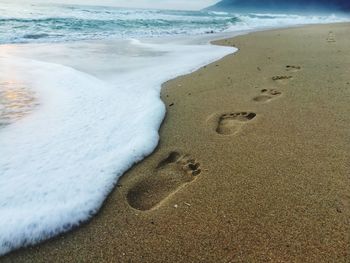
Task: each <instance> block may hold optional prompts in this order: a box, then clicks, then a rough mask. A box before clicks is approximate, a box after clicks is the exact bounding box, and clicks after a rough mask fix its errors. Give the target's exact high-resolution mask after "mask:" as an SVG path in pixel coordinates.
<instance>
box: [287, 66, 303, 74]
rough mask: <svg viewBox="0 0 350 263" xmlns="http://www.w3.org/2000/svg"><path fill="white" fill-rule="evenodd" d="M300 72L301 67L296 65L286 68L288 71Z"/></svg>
mask: <svg viewBox="0 0 350 263" xmlns="http://www.w3.org/2000/svg"><path fill="white" fill-rule="evenodd" d="M300 70H301V67H300V66H294V65H287V66H286V71H290V72H297V71H300Z"/></svg>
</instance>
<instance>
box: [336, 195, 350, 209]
mask: <svg viewBox="0 0 350 263" xmlns="http://www.w3.org/2000/svg"><path fill="white" fill-rule="evenodd" d="M335 208H336V210H337V212H338V213H349V212H350V196H348V195H344V196H342V197H341V198H339V199H338V200H337V201H336V207H335Z"/></svg>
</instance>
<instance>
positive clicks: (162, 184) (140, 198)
mask: <svg viewBox="0 0 350 263" xmlns="http://www.w3.org/2000/svg"><path fill="white" fill-rule="evenodd" d="M200 173H201V169H200V164H199V163H198V162H197V161H196V160H195V159H193V158H191V157H190V155H188V154H180V153H179V152H176V151H173V152H171V153H169V155H168V156H167V157H166V158H165V159H163V160H162V161H160V162H159V164H158V165H157V167H156V168H155V171H154V174H152V175H150V176H148V177H147V178H145V179H143V180H141V181H140V182H138V183H136V184H135V185H134V186H133V187H132V188H131V189H130V190H129V191H128V193H127V196H126V198H127V201H128V203H129V205H130V206H131V207H133V208H135V209H137V210H141V211H147V210H151V209H152V208H155V207H156V206H157V205H159V204H160V203H161V202H162V201H163V200H165V199H166V198H168V197H169V196H170V195H171V194H173V193H175V192H177V191H178V190H179V189H180V188H181V186H183V185H185V184H188V183H190V182H192V181H193V180H195V179H196V177H197V176H198V175H199V174H200Z"/></svg>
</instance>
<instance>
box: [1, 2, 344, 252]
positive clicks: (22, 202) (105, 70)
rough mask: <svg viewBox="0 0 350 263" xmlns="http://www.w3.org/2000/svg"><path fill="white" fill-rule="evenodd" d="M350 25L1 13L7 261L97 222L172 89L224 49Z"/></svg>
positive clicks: (146, 143)
mask: <svg viewBox="0 0 350 263" xmlns="http://www.w3.org/2000/svg"><path fill="white" fill-rule="evenodd" d="M341 21H348V18H347V17H342V16H338V15H334V14H331V15H329V16H324V15H323V16H300V15H290V14H234V13H225V12H210V11H169V10H138V9H121V8H112V7H103V6H77V5H21V6H20V7H19V6H16V5H14V4H1V5H0V32H1V34H0V156H1V158H0V215H1V216H0V255H2V254H5V253H8V252H10V251H12V250H14V249H16V248H19V247H23V246H27V245H31V244H35V243H37V242H40V241H42V240H45V239H48V238H50V237H53V236H55V235H58V234H60V233H62V232H66V231H69V230H70V229H72V228H74V227H76V226H78V225H79V224H81V223H82V222H85V221H87V220H89V219H90V218H91V217H92V216H93V215H95V214H96V213H97V212H98V210H99V208H100V207H101V205H102V203H103V201H104V200H105V198H106V196H107V195H108V194H109V193H110V192H111V191H112V189H113V188H114V186H115V184H116V182H117V180H118V178H119V177H120V176H121V175H122V174H123V173H124V172H125V171H127V170H128V169H129V168H130V167H131V166H132V165H133V164H135V163H137V162H139V161H141V160H142V159H144V158H145V157H146V156H147V155H149V154H151V153H152V151H153V150H154V149H155V147H156V146H157V144H158V140H159V135H158V130H159V127H160V125H161V122H162V120H163V118H164V116H165V106H164V104H163V102H162V101H161V99H160V89H161V84H162V83H163V82H165V81H167V80H169V79H171V78H175V77H177V76H180V75H183V74H188V73H190V72H192V71H194V70H196V69H198V68H200V67H202V66H204V65H206V64H208V63H210V62H213V61H215V60H218V59H220V58H222V57H224V56H226V55H228V54H232V53H234V52H236V51H237V49H236V48H234V47H219V46H212V45H210V44H209V42H210V41H211V40H213V39H218V38H223V37H229V36H235V35H238V34H243V33H247V32H251V31H257V30H263V29H268V28H276V27H289V26H295V25H302V24H312V23H332V22H341Z"/></svg>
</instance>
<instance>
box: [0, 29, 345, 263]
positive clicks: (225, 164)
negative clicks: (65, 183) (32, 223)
mask: <svg viewBox="0 0 350 263" xmlns="http://www.w3.org/2000/svg"><path fill="white" fill-rule="evenodd" d="M348 27H349V24H348V23H346V24H344V23H341V24H328V25H312V26H304V27H298V28H288V29H274V30H269V31H263V32H256V33H249V34H248V35H243V36H238V37H235V38H233V39H226V40H220V41H215V44H223V45H235V46H237V47H238V48H239V51H238V52H237V53H234V54H232V55H228V56H227V57H225V58H223V59H221V60H219V61H217V62H214V63H212V64H209V65H208V66H205V67H203V68H201V69H199V70H198V71H196V72H194V73H192V74H189V75H185V76H181V77H178V78H175V79H173V80H170V81H167V82H166V83H164V84H163V88H162V93H161V94H162V95H161V97H162V100H163V102H164V103H165V104H166V105H167V115H166V118H165V119H164V121H163V124H162V127H161V129H160V134H161V140H160V142H159V144H158V146H157V148H156V150H155V152H154V153H153V154H152V155H151V156H149V157H147V158H146V159H145V160H143V161H142V162H141V163H139V164H137V165H136V166H135V167H133V168H132V169H131V170H130V171H128V172H127V173H126V174H125V175H124V176H123V177H122V178H121V179H120V181H119V183H118V186H117V187H116V189H115V190H114V191H113V193H112V194H111V195H110V197H108V200H107V201H106V202H105V205H104V206H103V208H102V209H101V211H100V212H99V213H98V214H97V215H96V216H95V218H93V219H92V220H91V222H90V223H87V224H86V225H84V226H81V227H79V228H78V229H76V230H74V231H73V232H71V233H66V234H64V235H62V236H60V237H58V238H55V239H53V240H51V241H47V242H44V243H43V244H41V245H38V246H35V247H33V248H28V249H21V250H19V251H16V252H13V253H11V254H9V255H8V256H5V257H4V262H7V260H8V262H11V261H12V260H15V261H16V262H31V261H32V262H44V261H47V260H48V259H51V260H55V261H59V260H61V261H65V262H69V261H72V260H77V259H79V256H81V257H82V258H80V259H81V260H83V261H84V262H90V261H93V260H95V261H97V260H99V259H101V260H103V261H109V260H112V259H113V260H117V261H118V259H119V261H120V262H125V261H126V262H128V260H130V261H131V262H140V261H141V262H142V261H144V262H150V261H152V262H171V260H176V261H181V260H185V259H187V260H188V262H198V261H204V262H221V261H220V260H221V259H223V261H222V262H230V260H232V261H233V262H235V261H250V262H255V261H257V262H261V261H262V260H270V261H272V262H276V261H279V260H280V261H281V260H282V261H304V262H305V261H307V262H314V261H316V260H319V261H318V262H327V260H326V259H334V258H336V259H339V260H338V262H343V261H346V260H348V259H349V255H348V254H347V253H346V251H347V250H349V246H350V245H349V235H348V234H346V233H349V231H348V230H349V228H348V226H346V218H347V217H348V215H349V207H348V199H347V197H346V196H347V192H349V191H348V190H349V186H347V185H346V182H347V178H346V174H345V173H346V170H347V168H348V165H347V164H346V156H348V155H349V151H348V149H349V144H348V143H349V141H348V139H347V138H346V133H348V132H349V124H348V123H349V122H346V120H349V117H347V116H346V111H347V110H348V109H349V107H348V106H347V105H346V101H345V97H346V96H344V93H345V94H346V95H348V92H349V91H348V89H349V87H348V86H346V85H349V84H346V83H348V82H347V81H350V80H349V79H347V76H346V68H345V70H344V66H346V65H347V61H346V60H345V59H346V58H347V57H346V56H348V55H349V48H347V45H346V44H347V43H349V39H347V38H346V37H345V36H346V34H345V33H346V32H349V29H348ZM330 31H332V36H331V35H330ZM344 32H345V33H344ZM300 37H303V38H302V39H301V38H300ZM327 39H328V40H327ZM316 40H317V41H316ZM333 40H334V41H336V42H333ZM307 41H308V42H307ZM322 41H323V42H322ZM305 42H306V43H307V44H308V45H306V43H305ZM256 43H259V46H258V47H256ZM270 44H272V45H270ZM312 49H313V50H312ZM315 50H316V51H317V52H316V51H315ZM327 50H328V51H329V52H328V53H326V54H324V52H327ZM339 50H340V52H338V51H339ZM320 51H322V52H320ZM318 52H320V53H318ZM338 53H343V54H341V55H343V56H340V55H339V54H338ZM321 54H323V55H321ZM310 56H311V57H310ZM334 56H336V59H335V58H334ZM313 60H317V63H316V64H314V63H313ZM327 64H329V66H328V65H327ZM325 65H327V67H326V66H325ZM341 65H343V67H341ZM287 66H289V67H287ZM331 73H333V74H335V75H337V76H338V77H337V78H333V77H332V75H331ZM310 75H313V77H312V78H311V77H310ZM289 77H291V78H289ZM324 83H328V84H327V85H329V86H336V87H337V89H336V90H329V89H327V88H325V87H322V86H323V85H324ZM305 84H306V85H305ZM318 85H320V86H321V87H318ZM304 86H309V87H310V86H311V87H313V88H314V89H317V88H320V92H319V94H317V93H316V92H315V90H314V89H311V90H310V89H306V88H304ZM256 87H257V88H256ZM263 90H266V91H264V92H263ZM316 91H317V90H316ZM224 114H225V115H224ZM320 115H321V116H324V118H321V119H319V118H318V116H320ZM333 115H334V116H333ZM326 117H327V118H326ZM332 117H333V118H332ZM286 119H287V120H288V121H286ZM315 119H316V120H317V121H315ZM339 119H340V120H341V121H340V124H339V122H337V121H339ZM305 124H308V125H306V126H307V127H304V125H305ZM335 128H336V129H335ZM334 129H335V130H334ZM315 133H316V134H315ZM318 133H319V134H318ZM329 134H330V135H331V136H329ZM328 136H329V137H330V138H329V141H330V143H331V144H330V145H331V146H332V147H326V146H325V145H323V142H324V138H328ZM187 155H189V156H187ZM329 156H331V157H329ZM329 158H331V159H332V163H327V160H329ZM322 161H323V162H322ZM324 162H326V163H324ZM326 171H327V172H329V171H333V173H334V174H332V176H331V178H327V174H326V173H325V172H326ZM149 174H151V175H154V177H156V180H154V179H150V178H152V177H150V176H149ZM310 174H311V175H310ZM169 175H170V177H171V179H169ZM320 185H321V186H322V185H323V186H325V187H321V186H320ZM149 189H157V191H156V193H155V191H150V190H149ZM174 189H175V190H174ZM130 193H131V194H130ZM288 193H289V194H290V196H289V195H288ZM340 193H341V194H340ZM349 193H350V192H349ZM128 196H129V197H128ZM135 196H136V197H137V198H135ZM242 200H245V201H244V202H242ZM321 201H322V202H321ZM130 205H131V206H133V207H136V208H138V209H141V210H143V211H139V210H137V209H133V208H131V207H130ZM150 208H152V209H150ZM338 211H341V212H338ZM317 219H318V220H320V222H318V221H317ZM178 222H182V224H181V225H179V224H178ZM332 224H333V225H332ZM321 225H322V227H323V228H325V229H321V228H319V227H320V226H321ZM120 237H122V238H120ZM119 238H120V239H119ZM86 239H88V240H89V241H88V242H87V243H88V245H87V246H86V247H85V245H84V241H86ZM118 239H119V240H118ZM326 240H327V241H326ZM0 261H2V259H0ZM119 261H118V262H119Z"/></svg>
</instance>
